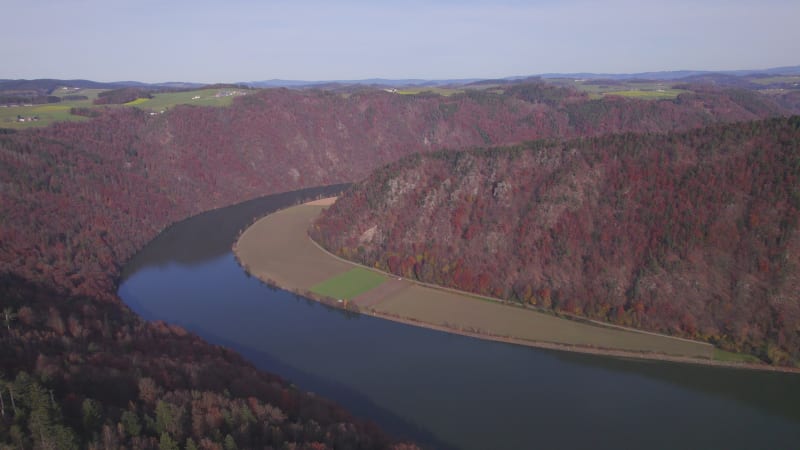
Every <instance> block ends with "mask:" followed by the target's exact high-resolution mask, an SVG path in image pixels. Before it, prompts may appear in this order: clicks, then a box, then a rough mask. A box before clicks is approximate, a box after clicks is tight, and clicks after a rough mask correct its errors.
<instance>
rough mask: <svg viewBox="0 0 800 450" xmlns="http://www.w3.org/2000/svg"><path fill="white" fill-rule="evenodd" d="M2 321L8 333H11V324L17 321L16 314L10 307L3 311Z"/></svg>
mask: <svg viewBox="0 0 800 450" xmlns="http://www.w3.org/2000/svg"><path fill="white" fill-rule="evenodd" d="M3 320H4V321H5V322H6V328H7V329H8V332H9V333H11V322H13V321H15V320H17V313H15V312H14V310H13V309H12V308H11V307H10V306H8V307H6V308H4V309H3Z"/></svg>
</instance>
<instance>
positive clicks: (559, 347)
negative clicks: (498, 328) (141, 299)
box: [232, 197, 800, 373]
mask: <svg viewBox="0 0 800 450" xmlns="http://www.w3.org/2000/svg"><path fill="white" fill-rule="evenodd" d="M335 200H336V197H329V198H325V199H319V200H315V201H312V202H306V203H303V204H301V205H296V206H295V207H297V206H323V207H324V206H329V205H331V204H333V202H334V201H335ZM287 209H289V208H286V209H284V210H281V211H286V210H287ZM281 211H275V212H273V213H272V214H269V215H267V216H265V217H262V218H261V219H259V220H257V221H256V222H254V223H253V224H251V225H250V226H249V227H247V228H246V229H244V230H243V231H242V232H241V233H240V235H239V237H237V239H236V240H235V241H234V243H233V246H232V252H233V254H234V258H235V259H236V262H237V264H239V266H240V267H241V268H242V270H243V271H244V272H245V273H247V274H248V276H252V277H254V278H257V279H258V280H259V281H261V282H262V283H265V284H267V285H269V286H273V287H276V288H279V289H283V290H286V291H288V292H292V293H294V294H296V295H299V296H301V297H303V298H308V299H310V300H314V301H317V302H319V303H322V304H324V305H327V306H331V307H333V308H337V309H341V310H344V311H349V312H351V313H354V314H364V315H368V316H372V317H377V318H380V319H384V320H389V321H392V322H396V323H402V324H405V325H409V326H415V327H420V328H425V329H429V330H435V331H441V332H446V333H451V334H457V335H460V336H465V337H471V338H475V339H483V340H486V341H493V342H500V343H506V344H513V345H521V346H526V347H532V348H541V349H546V350H556V351H567V352H573V353H582V354H590V355H598V356H609V357H614V358H623V359H637V360H650V361H663V362H674V363H684V364H694V365H704V366H710V367H720V368H731V369H743V370H759V371H767V372H781V373H800V368H792V367H781V366H771V365H767V364H755V363H743V362H730V361H720V360H715V359H713V358H703V357H691V356H678V355H670V354H666V353H658V352H653V351H631V350H621V349H613V348H604V347H595V346H590V345H573V344H566V343H556V342H547V341H541V340H530V339H525V338H520V337H515V336H508V335H499V334H493V333H490V332H487V331H484V330H482V329H480V328H479V329H477V330H476V329H469V328H472V327H467V328H459V327H456V326H450V325H448V324H447V323H445V324H444V325H440V324H436V323H432V322H427V321H424V320H419V319H416V318H411V317H403V316H400V315H398V314H392V313H387V312H382V311H377V310H375V309H374V308H359V307H358V306H357V305H354V304H353V303H345V304H342V303H339V302H337V301H335V300H333V299H329V298H325V297H323V296H321V295H317V294H315V293H313V292H311V291H310V290H309V289H305V290H304V289H300V288H296V287H295V288H293V287H291V286H288V285H286V284H282V283H280V282H279V281H277V280H275V279H273V278H271V277H269V276H264V275H260V274H256V273H253V271H252V270H251V269H250V264H248V263H247V262H246V261H245V257H243V256H242V250H241V249H240V248H239V242H240V240H241V239H242V237H243V236H244V234H245V233H246V232H247V231H248V230H249V229H250V228H252V227H253V226H255V224H256V223H258V222H261V221H263V220H265V219H266V218H267V217H269V216H270V215H273V214H276V213H279V212H281ZM303 235H304V237H305V239H307V240H308V241H309V242H310V243H312V244H313V245H314V246H315V247H316V248H318V249H319V250H321V251H323V252H324V253H325V254H327V255H328V256H330V257H333V258H335V259H336V260H337V261H339V262H341V263H343V264H347V265H349V266H351V267H360V268H364V269H368V270H371V271H375V272H377V273H380V274H383V275H385V276H389V277H396V275H393V274H387V273H385V272H381V271H379V270H377V269H375V268H372V267H366V266H362V265H360V264H358V263H355V262H352V261H349V260H345V259H343V258H341V257H339V256H337V255H334V254H332V253H330V252H328V251H327V250H326V249H324V248H322V247H321V246H320V245H319V244H318V243H317V242H315V241H314V240H312V239H311V238H310V237H309V236H308V235H307V233H305V230H304V233H303ZM407 281H410V282H411V283H413V284H417V285H420V286H424V287H427V288H430V289H438V290H444V291H448V292H452V293H457V294H459V295H469V296H473V297H475V295H474V294H471V293H467V292H461V291H457V290H455V289H451V288H446V287H442V286H436V285H429V284H428V283H421V282H419V281H416V280H407ZM477 297H478V299H479V300H482V301H486V302H491V303H494V304H498V305H502V306H506V307H512V306H513V305H506V304H505V303H504V302H501V301H498V300H495V299H491V298H484V297H482V296H477ZM523 309H527V308H523ZM539 313H540V314H541V312H539ZM564 320H576V321H583V322H589V323H590V324H591V325H593V326H598V327H611V328H617V329H622V330H624V331H628V332H635V333H641V334H647V335H655V336H659V337H663V338H670V339H676V340H681V341H690V342H696V343H699V344H705V345H708V346H710V347H712V348H714V347H713V346H712V345H711V344H709V343H705V342H700V341H692V340H689V339H685V338H681V337H674V336H668V335H661V334H658V333H653V332H649V331H644V330H637V329H628V328H626V327H619V326H615V325H614V324H605V323H602V322H599V323H598V322H597V321H595V320H591V319H587V318H582V317H569V318H566V319H564Z"/></svg>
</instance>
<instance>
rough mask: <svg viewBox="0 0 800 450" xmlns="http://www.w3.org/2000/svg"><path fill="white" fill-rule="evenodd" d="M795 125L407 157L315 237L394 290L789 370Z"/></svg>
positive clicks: (798, 262)
mask: <svg viewBox="0 0 800 450" xmlns="http://www.w3.org/2000/svg"><path fill="white" fill-rule="evenodd" d="M798 218H800V117H793V118H789V119H773V120H767V121H759V122H748V123H739V124H732V125H725V126H712V127H708V128H704V129H700V130H695V131H692V132H688V133H684V134H663V135H657V134H656V135H650V134H648V135H634V134H619V135H611V136H606V137H600V138H591V139H581V140H566V141H537V142H534V143H531V144H526V145H522V146H516V147H510V148H503V149H489V150H474V151H468V152H439V153H433V154H429V155H425V156H423V155H415V156H412V157H408V158H405V159H403V160H401V161H399V162H397V163H394V164H390V165H388V166H386V167H383V168H382V169H380V170H378V171H376V172H375V173H374V174H373V175H371V176H370V177H369V179H367V180H366V181H364V182H362V183H359V184H357V185H354V186H353V187H352V188H351V189H350V190H349V191H348V192H347V193H346V195H344V196H343V197H341V198H340V199H339V200H338V201H337V202H336V204H335V205H333V206H332V207H331V208H330V209H328V210H327V211H326V212H325V213H324V214H323V216H321V218H320V219H319V220H318V222H317V223H316V224H315V227H314V228H312V237H313V238H314V239H317V240H318V241H319V242H320V243H322V244H323V245H324V246H325V247H326V248H327V249H329V250H331V251H333V252H335V253H337V254H339V255H341V256H343V257H346V258H350V259H354V260H357V261H359V262H361V263H364V264H367V265H370V266H376V267H379V268H381V269H384V270H388V271H390V272H392V273H396V274H398V275H402V276H405V277H413V278H417V279H419V280H422V281H426V282H432V283H437V284H440V285H446V286H451V287H455V288H459V289H463V290H467V291H472V292H476V293H480V294H483V295H491V296H495V297H499V298H504V299H512V300H515V301H519V302H525V303H529V304H533V305H537V306H539V307H542V308H547V309H553V310H556V311H565V312H569V313H574V314H581V315H584V316H588V317H592V318H599V319H603V320H608V321H611V322H614V323H618V324H624V325H632V326H635V327H639V328H644V329H648V330H655V331H660V332H666V333H671V334H676V335H681V336H686V337H692V338H700V339H704V340H707V341H710V342H712V343H715V344H718V345H720V346H722V347H723V348H727V349H731V350H737V351H744V352H748V353H752V354H755V355H757V356H759V357H760V358H762V359H764V360H766V361H769V362H772V363H775V364H797V363H798V361H800V295H798V293H799V292H800V252H799V250H800V228H799V227H798Z"/></svg>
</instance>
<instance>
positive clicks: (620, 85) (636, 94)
mask: <svg viewBox="0 0 800 450" xmlns="http://www.w3.org/2000/svg"><path fill="white" fill-rule="evenodd" d="M545 82H547V83H550V84H555V85H557V86H562V87H570V88H574V89H577V90H578V91H581V92H585V93H587V94H589V97H590V98H592V99H598V98H602V97H603V96H606V95H619V96H621V97H628V98H637V99H641V100H662V99H673V98H675V97H677V96H678V95H680V94H683V93H684V92H689V91H686V90H683V89H674V88H673V84H674V83H671V82H665V81H649V80H648V81H643V80H630V81H628V80H622V81H615V80H609V81H608V82H605V81H602V80H581V79H573V78H548V79H546V80H545Z"/></svg>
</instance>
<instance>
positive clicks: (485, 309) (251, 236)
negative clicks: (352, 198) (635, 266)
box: [235, 199, 713, 359]
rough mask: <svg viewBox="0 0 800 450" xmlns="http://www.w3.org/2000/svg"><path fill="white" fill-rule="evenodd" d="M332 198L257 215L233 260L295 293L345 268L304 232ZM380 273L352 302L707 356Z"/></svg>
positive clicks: (402, 314)
mask: <svg viewBox="0 0 800 450" xmlns="http://www.w3.org/2000/svg"><path fill="white" fill-rule="evenodd" d="M333 200H335V199H325V201H318V202H314V204H311V203H306V204H304V205H300V206H295V207H292V208H289V209H286V210H283V211H280V212H277V213H274V214H271V215H269V216H267V217H265V218H263V219H261V220H259V221H258V222H256V223H255V224H254V225H253V226H251V227H250V228H248V229H247V230H246V231H245V232H244V233H243V234H242V236H241V237H240V239H239V241H238V242H237V243H236V248H235V251H236V254H237V257H238V258H239V261H240V262H241V263H242V265H243V266H244V267H245V269H246V270H247V271H248V272H249V273H250V274H252V275H254V276H256V277H258V278H260V279H262V280H266V281H272V282H274V283H276V284H277V285H278V286H281V287H282V288H285V289H289V290H295V291H301V292H305V291H308V290H310V288H311V286H314V285H316V284H318V283H321V282H322V281H325V280H327V279H329V278H331V277H334V276H336V275H339V274H342V273H344V272H347V271H348V270H351V269H352V268H353V267H354V266H356V264H354V263H350V262H347V261H344V260H342V259H340V258H338V257H336V256H334V255H331V254H329V253H327V252H325V251H324V250H322V249H321V248H319V247H318V246H317V245H316V244H315V243H314V242H312V241H311V239H309V238H308V236H307V234H306V230H307V229H308V226H309V225H310V223H311V221H312V220H313V219H314V218H315V217H316V216H317V215H318V214H319V212H320V211H322V209H324V206H323V205H329V204H330V203H332V201H333ZM387 276H388V277H391V278H390V279H389V280H388V281H386V282H384V283H383V284H382V285H380V286H378V287H376V288H374V289H372V290H370V291H368V292H365V293H363V294H361V295H359V296H357V297H355V298H353V300H352V302H353V303H355V304H356V305H358V307H359V308H360V309H361V310H362V311H365V312H372V313H374V314H376V315H379V316H383V317H386V318H390V319H393V320H400V321H403V322H406V323H412V324H416V325H420V326H430V327H433V328H437V329H447V330H448V331H453V332H460V333H464V334H469V335H472V336H478V337H481V336H485V337H487V338H493V339H497V338H500V339H501V340H502V339H503V338H508V341H513V342H515V343H522V344H526V345H528V344H529V345H536V346H545V347H549V346H550V345H549V344H557V345H561V346H564V348H567V349H568V348H572V347H576V348H574V349H576V350H580V349H581V348H583V349H586V350H598V349H609V350H615V351H620V350H621V351H623V352H624V351H627V352H635V353H637V354H639V355H645V354H653V356H654V357H658V355H659V354H660V355H671V356H678V357H691V358H704V359H711V358H712V357H713V346H711V345H709V344H707V343H702V342H695V341H689V340H684V339H678V338H673V337H670V336H663V335H658V334H653V333H643V332H638V331H635V330H626V329H617V328H609V327H604V326H595V325H591V324H588V323H584V322H577V321H573V320H567V319H562V318H559V317H555V316H552V315H549V314H543V313H540V312H536V311H533V310H529V309H525V308H521V307H517V306H512V305H505V304H502V303H500V302H494V301H491V300H482V299H478V298H475V297H473V296H470V295H468V294H460V293H458V292H454V291H449V290H442V289H437V288H434V287H428V286H423V285H420V284H418V283H416V282H413V281H410V280H405V279H402V280H401V279H397V277H393V276H391V275H387ZM539 344H541V345H539ZM612 353H613V352H612ZM614 354H616V353H614Z"/></svg>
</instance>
